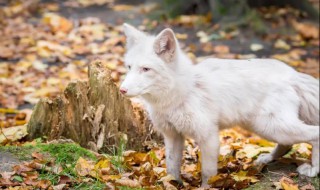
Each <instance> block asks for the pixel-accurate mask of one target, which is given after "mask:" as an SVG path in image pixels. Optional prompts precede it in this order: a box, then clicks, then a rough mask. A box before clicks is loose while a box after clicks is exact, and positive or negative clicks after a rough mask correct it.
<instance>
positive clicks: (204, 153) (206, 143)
mask: <svg viewBox="0 0 320 190" xmlns="http://www.w3.org/2000/svg"><path fill="white" fill-rule="evenodd" d="M219 144H220V143H219V133H218V132H216V133H215V134H214V135H211V136H210V137H208V138H206V139H202V140H201V141H199V146H200V151H201V175H202V185H201V186H202V187H208V180H209V178H210V177H211V176H214V175H217V173H218V157H219Z"/></svg>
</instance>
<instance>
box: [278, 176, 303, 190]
mask: <svg viewBox="0 0 320 190" xmlns="http://www.w3.org/2000/svg"><path fill="white" fill-rule="evenodd" d="M280 183H281V186H282V188H283V189H284V190H299V188H298V184H295V183H294V182H293V181H292V179H290V178H287V177H282V178H281V179H280Z"/></svg>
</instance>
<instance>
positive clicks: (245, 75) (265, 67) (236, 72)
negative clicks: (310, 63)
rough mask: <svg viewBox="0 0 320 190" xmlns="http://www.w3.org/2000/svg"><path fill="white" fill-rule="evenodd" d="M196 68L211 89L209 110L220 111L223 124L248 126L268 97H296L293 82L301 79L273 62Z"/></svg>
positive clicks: (224, 62) (210, 63)
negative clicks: (293, 94)
mask: <svg viewBox="0 0 320 190" xmlns="http://www.w3.org/2000/svg"><path fill="white" fill-rule="evenodd" d="M195 67H197V69H195V71H196V74H195V75H196V76H197V77H196V78H198V79H197V80H200V81H201V82H202V83H204V84H205V86H206V88H207V89H208V92H209V93H210V97H211V98H212V104H211V105H210V106H212V107H214V109H215V110H219V112H220V116H221V117H220V119H221V121H222V124H223V123H224V122H225V123H234V124H237V122H246V120H248V119H249V120H250V118H249V117H251V116H252V115H254V114H255V113H257V112H258V111H259V109H260V107H261V104H262V103H263V102H264V101H265V100H266V99H267V98H268V97H270V96H277V95H276V94H279V93H280V92H283V93H289V94H290V93H291V92H292V93H293V88H292V85H291V83H292V79H293V78H294V77H295V76H296V75H298V72H296V71H295V70H294V69H292V68H291V67H289V66H287V65H285V64H284V63H282V62H280V61H277V60H272V59H251V60H228V59H208V60H206V61H204V62H202V63H199V64H198V65H197V66H195ZM292 93H291V94H292ZM287 98H290V97H287ZM293 98H295V97H293Z"/></svg>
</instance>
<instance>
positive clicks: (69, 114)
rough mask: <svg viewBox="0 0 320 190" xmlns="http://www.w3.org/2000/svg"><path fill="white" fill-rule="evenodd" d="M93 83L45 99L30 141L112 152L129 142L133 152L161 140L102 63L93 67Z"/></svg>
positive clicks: (34, 116)
mask: <svg viewBox="0 0 320 190" xmlns="http://www.w3.org/2000/svg"><path fill="white" fill-rule="evenodd" d="M88 73H89V81H87V82H85V81H76V82H71V83H69V85H68V86H67V87H66V89H65V91H64V94H63V95H61V96H59V97H57V98H55V99H53V100H50V99H47V98H46V99H41V100H40V101H39V102H38V104H37V105H36V106H35V108H34V111H33V114H32V116H31V119H30V121H29V123H28V133H29V135H28V138H29V139H34V138H38V137H43V136H46V137H47V138H48V140H53V139H58V138H68V139H72V140H73V141H75V142H77V143H79V144H80V145H81V146H84V147H87V148H90V149H93V150H95V151H97V150H101V151H108V150H110V147H113V146H116V147H118V146H119V143H120V141H121V139H123V140H126V146H127V148H130V149H135V150H137V149H138V150H141V149H142V148H143V145H144V143H147V142H149V141H152V140H159V137H158V136H157V135H156V134H154V132H153V131H152V128H151V122H150V121H149V120H148V119H147V117H146V114H145V112H144V111H143V109H142V108H141V107H137V106H135V108H134V107H133V105H132V103H131V101H130V100H129V99H127V98H125V97H123V96H122V95H121V94H120V93H119V90H118V87H117V86H116V85H115V84H114V83H113V81H112V78H111V76H110V71H109V70H107V69H105V68H103V63H102V62H101V61H94V62H92V63H91V64H90V66H89V72H88Z"/></svg>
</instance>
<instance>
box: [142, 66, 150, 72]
mask: <svg viewBox="0 0 320 190" xmlns="http://www.w3.org/2000/svg"><path fill="white" fill-rule="evenodd" d="M142 71H143V72H148V71H150V68H147V67H142Z"/></svg>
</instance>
